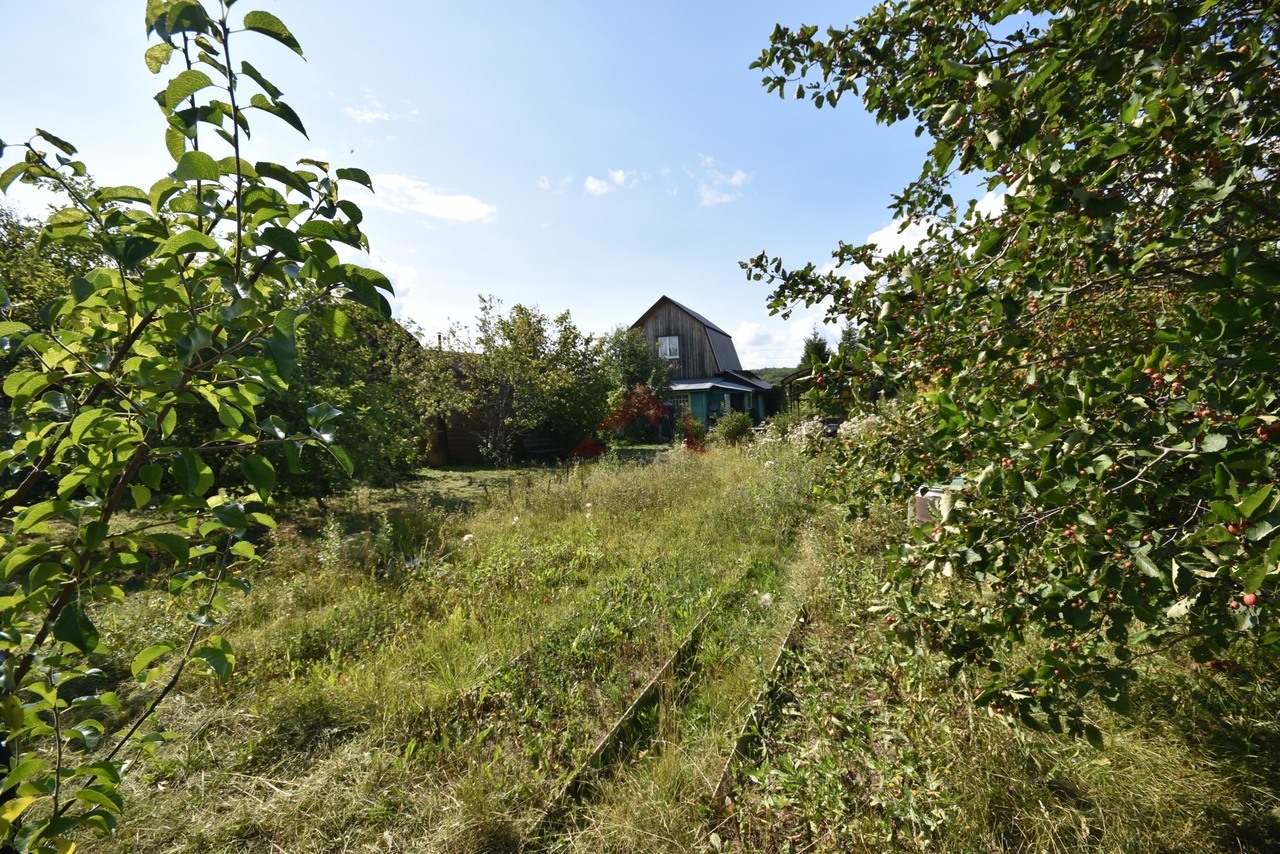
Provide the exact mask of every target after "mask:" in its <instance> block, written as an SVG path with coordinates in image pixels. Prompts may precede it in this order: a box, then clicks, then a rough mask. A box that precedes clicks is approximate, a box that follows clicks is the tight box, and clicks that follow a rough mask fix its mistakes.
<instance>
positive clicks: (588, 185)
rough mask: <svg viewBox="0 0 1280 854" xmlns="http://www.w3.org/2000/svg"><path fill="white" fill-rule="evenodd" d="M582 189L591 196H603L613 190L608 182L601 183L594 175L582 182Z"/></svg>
mask: <svg viewBox="0 0 1280 854" xmlns="http://www.w3.org/2000/svg"><path fill="white" fill-rule="evenodd" d="M582 189H583V190H584V191H585V192H586V193H587V194H588V195H591V196H603V195H604V194H605V193H607V192H609V191H610V190H612V189H613V187H612V186H611V185H610V184H609V182H608V181H601V180H600V179H599V178H596V177H595V176H593V175H588V176H587V180H585V181H583V182H582Z"/></svg>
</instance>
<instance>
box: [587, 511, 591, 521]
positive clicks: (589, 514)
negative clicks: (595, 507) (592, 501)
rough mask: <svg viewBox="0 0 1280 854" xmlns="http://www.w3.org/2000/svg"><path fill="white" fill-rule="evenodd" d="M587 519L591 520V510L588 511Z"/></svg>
mask: <svg viewBox="0 0 1280 854" xmlns="http://www.w3.org/2000/svg"><path fill="white" fill-rule="evenodd" d="M587 518H588V519H590V518H591V511H590V510H588V511H587Z"/></svg>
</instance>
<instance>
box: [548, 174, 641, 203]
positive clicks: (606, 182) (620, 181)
mask: <svg viewBox="0 0 1280 854" xmlns="http://www.w3.org/2000/svg"><path fill="white" fill-rule="evenodd" d="M605 176H606V177H604V178H597V177H595V176H594V175H588V176H587V180H585V181H583V182H582V190H583V192H585V193H586V194H587V195H589V196H603V195H605V194H606V193H611V192H613V191H614V190H625V189H627V188H628V187H634V186H635V185H636V184H639V183H640V178H639V177H637V175H636V173H635V172H634V171H627V170H626V169H606V170H605ZM644 177H645V180H648V176H647V175H645V176H644ZM568 180H569V179H568V178H566V179H564V180H563V181H561V182H560V183H561V185H563V184H564V183H565V182H566V181H568Z"/></svg>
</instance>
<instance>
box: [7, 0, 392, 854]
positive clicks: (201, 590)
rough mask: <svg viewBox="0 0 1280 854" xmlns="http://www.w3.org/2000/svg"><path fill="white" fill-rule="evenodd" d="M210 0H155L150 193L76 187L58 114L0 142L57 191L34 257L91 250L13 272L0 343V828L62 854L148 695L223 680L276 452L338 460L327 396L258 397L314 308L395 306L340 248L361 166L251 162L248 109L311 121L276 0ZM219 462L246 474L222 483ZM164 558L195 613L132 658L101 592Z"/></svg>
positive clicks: (381, 283)
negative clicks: (281, 62) (280, 53)
mask: <svg viewBox="0 0 1280 854" xmlns="http://www.w3.org/2000/svg"><path fill="white" fill-rule="evenodd" d="M210 5H211V7H212V11H210V8H206V6H204V5H202V4H201V3H198V2H193V0H149V2H148V3H146V6H145V9H146V16H145V26H146V32H147V34H148V35H149V36H154V37H155V39H156V41H155V43H154V44H152V46H151V47H149V48H148V49H147V51H146V54H145V61H146V64H147V66H148V67H149V68H150V70H151V71H152V72H155V73H160V72H161V71H162V70H163V69H164V68H165V67H166V66H169V65H174V66H176V73H174V74H173V76H172V77H171V78H170V79H169V80H168V82H167V83H166V85H165V87H164V89H163V90H162V91H161V92H160V93H159V94H158V95H157V96H156V99H155V100H156V103H157V105H158V106H159V108H160V113H161V116H162V118H163V122H164V125H165V142H166V143H167V147H168V151H169V154H170V155H171V156H172V162H171V163H169V164H167V165H165V166H164V167H163V168H162V169H161V170H160V171H161V172H162V173H166V172H167V174H162V175H161V176H160V177H159V179H158V180H156V181H155V182H154V183H153V184H151V185H150V187H149V189H146V190H144V189H141V188H139V187H134V186H112V187H96V186H94V185H92V184H91V183H88V182H87V181H86V180H85V178H86V177H87V168H86V166H85V164H84V163H83V162H81V161H80V160H78V159H76V154H77V152H76V148H75V146H74V145H72V144H71V143H70V142H67V141H66V140H63V139H61V138H59V137H58V136H56V135H55V134H53V133H50V132H48V131H45V130H40V129H37V130H36V132H35V135H34V136H32V137H31V138H30V139H29V140H28V141H27V142H26V143H23V144H14V145H5V144H3V143H0V155H2V156H3V157H4V158H5V161H8V162H7V163H6V162H5V161H0V165H5V166H6V168H4V169H3V170H2V171H0V189H7V188H8V187H9V186H10V185H11V184H12V183H13V182H14V181H19V180H20V181H23V182H25V183H28V184H34V185H37V186H41V187H47V188H52V189H55V190H57V191H58V192H59V193H60V194H61V195H62V197H63V198H64V199H65V200H66V201H65V202H63V204H62V206H61V207H59V208H58V209H57V210H56V211H55V212H54V213H53V214H52V215H51V216H50V217H49V218H48V220H47V221H46V222H45V224H44V226H43V228H42V230H41V234H40V239H39V247H40V251H41V254H42V256H43V257H44V258H45V259H55V261H56V259H57V258H59V257H80V258H92V259H95V260H94V261H93V262H92V263H93V264H94V265H95V266H94V267H93V269H90V270H88V271H86V272H84V274H83V275H76V276H74V277H73V278H70V279H69V280H68V279H67V278H66V277H65V275H55V276H54V280H55V282H60V286H54V282H47V281H45V280H43V279H38V275H43V273H41V269H43V268H30V269H26V270H19V271H18V272H17V273H16V279H17V281H14V282H9V283H6V284H5V285H4V289H3V290H0V306H2V307H3V318H2V319H0V349H3V350H4V352H5V353H7V354H16V355H17V356H18V357H19V358H20V359H24V360H26V361H25V362H24V363H22V364H19V365H18V366H17V367H16V368H15V369H14V370H11V371H9V372H8V373H7V374H6V376H5V378H4V393H5V395H7V397H8V398H9V403H10V414H11V416H12V419H13V422H14V428H15V429H14V431H13V432H14V435H13V440H12V442H11V443H10V444H9V445H7V446H6V447H5V448H4V449H3V450H2V451H0V467H3V468H4V469H5V470H6V471H8V472H9V474H10V475H11V477H12V480H11V481H9V482H8V483H6V486H5V489H4V491H3V493H2V494H0V541H2V542H3V550H2V551H0V575H2V576H3V577H4V579H5V580H6V582H7V583H6V588H5V592H6V596H5V600H4V605H3V608H0V653H2V654H3V663H0V720H3V723H4V726H5V728H6V730H7V732H8V735H7V737H6V738H5V742H4V750H3V751H0V755H3V756H4V758H6V759H9V758H11V759H12V761H11V762H7V763H4V765H7V766H8V767H7V768H6V767H3V765H0V772H3V773H4V774H5V776H4V778H3V781H2V782H0V842H7V843H9V844H10V845H12V847H13V848H16V849H17V850H19V851H22V852H36V851H39V852H48V854H53V852H58V854H66V852H68V851H70V850H71V848H73V847H74V846H73V845H72V843H71V842H70V841H69V834H73V833H74V832H75V831H76V830H77V829H96V830H99V831H102V832H104V833H110V832H111V830H112V829H113V828H114V826H115V823H116V816H117V815H119V813H120V812H121V811H122V810H123V809H124V806H125V804H124V800H123V798H122V796H121V793H120V791H119V789H118V783H119V782H120V779H121V775H122V774H123V773H125V771H126V767H127V766H128V763H127V762H126V761H125V760H126V757H129V760H130V762H132V760H133V759H134V757H136V756H139V755H142V756H145V755H147V754H149V753H150V752H151V751H153V750H154V749H155V748H156V746H157V744H159V743H161V742H163V741H164V739H165V738H166V736H165V734H164V733H163V732H159V731H152V729H151V727H150V726H149V725H148V721H149V720H150V719H151V715H152V713H153V712H154V710H155V708H156V707H157V705H158V704H159V703H160V702H161V701H162V700H163V699H164V698H165V696H166V695H167V694H168V693H169V691H170V690H171V689H172V688H173V686H174V685H175V684H176V683H177V680H178V678H179V677H180V676H181V675H182V674H183V673H184V672H193V671H194V672H197V673H203V674H207V675H208V676H210V677H212V678H215V679H217V680H220V681H221V680H226V679H228V678H230V676H231V674H232V672H233V669H234V665H235V651H234V650H233V649H232V648H231V645H230V644H229V643H228V642H227V640H226V639H225V638H224V637H222V636H221V635H220V634H219V633H218V631H217V626H218V624H219V622H220V620H221V619H222V615H223V614H224V613H225V612H226V610H227V607H228V606H227V601H226V595H227V592H228V589H234V588H236V587H239V588H241V589H243V590H246V591H247V589H248V582H247V580H246V577H245V573H246V572H248V571H250V570H252V568H253V567H254V566H255V565H256V564H257V563H259V562H260V561H261V558H260V556H259V554H258V551H257V548H256V547H255V545H254V542H253V536H252V534H253V532H254V530H255V529H257V530H261V529H262V527H263V526H266V527H270V526H271V525H273V524H274V523H273V521H272V519H271V516H270V515H269V507H270V502H271V499H272V494H273V492H274V491H275V486H276V482H277V473H276V469H275V466H274V465H272V463H271V462H270V460H268V459H267V457H266V456H264V454H263V451H264V450H265V449H266V448H268V447H275V448H280V449H282V450H283V452H284V457H285V461H286V464H287V465H288V466H290V467H296V466H297V464H298V461H299V459H300V453H301V451H302V449H303V448H305V447H307V446H318V447H320V448H322V449H324V450H327V451H328V452H329V453H331V454H332V455H333V456H334V458H335V459H337V460H339V461H341V462H342V463H343V464H344V465H345V466H347V467H349V460H348V458H347V456H346V454H345V452H343V451H342V450H341V449H339V448H338V446H337V445H336V444H335V440H336V436H335V435H334V430H333V423H334V419H335V418H337V417H338V416H339V415H340V413H339V411H338V410H337V409H336V408H334V407H333V406H331V405H329V404H327V403H325V402H322V401H317V402H316V403H315V404H314V405H313V406H311V407H310V408H309V409H307V410H306V416H305V423H298V424H290V423H286V422H285V420H284V419H282V418H280V417H279V416H275V415H269V414H267V412H266V411H265V410H264V403H265V402H266V401H267V400H268V399H270V398H271V397H272V396H273V395H278V394H280V393H282V392H284V391H286V390H287V389H288V383H289V381H290V379H291V378H292V377H293V376H295V374H296V369H297V352H298V348H297V341H298V338H297V333H298V329H299V327H300V326H301V325H302V324H303V323H304V321H308V320H310V321H311V322H313V323H316V324H317V325H318V326H320V327H321V328H324V329H327V330H330V331H333V332H337V331H339V330H342V329H344V328H346V327H347V326H348V325H349V323H350V321H349V319H348V317H347V315H346V313H345V312H344V311H343V309H342V308H341V306H342V305H343V304H344V302H345V303H348V304H349V303H350V302H354V303H358V304H361V305H363V306H366V307H368V308H369V309H371V310H373V311H375V312H380V313H382V314H384V315H385V314H388V313H389V311H388V304H387V301H386V298H385V297H384V296H383V292H385V291H389V290H390V285H389V283H388V282H387V280H386V278H385V277H384V276H382V275H381V274H379V273H377V272H375V271H373V270H368V269H364V268H360V267H356V266H353V265H350V264H343V263H341V262H340V260H339V258H338V255H337V252H336V251H335V249H334V247H333V244H335V243H343V244H347V245H349V246H352V247H355V248H361V249H364V248H367V241H366V239H365V236H364V234H363V233H362V232H361V231H360V228H359V224H360V221H361V213H360V209H359V208H358V207H357V206H356V205H355V204H354V203H353V202H352V201H350V200H349V199H347V198H346V197H345V192H346V190H347V189H348V188H350V187H351V186H352V185H364V186H366V187H368V186H369V185H370V182H369V178H368V176H367V175H366V174H365V173H364V172H363V171H361V170H359V169H345V168H339V169H336V170H333V169H331V168H330V166H329V165H328V164H326V163H321V162H319V161H315V160H306V161H300V163H299V166H300V168H297V169H294V168H290V167H288V166H284V165H281V164H278V163H273V162H268V161H257V162H252V161H250V160H248V159H247V158H246V154H247V151H246V147H245V144H246V141H247V139H248V133H249V128H250V115H251V114H252V113H251V112H250V111H257V112H258V113H266V114H269V115H271V116H272V117H273V118H274V119H279V120H282V121H284V122H285V123H286V124H288V125H290V126H292V127H294V128H295V129H297V130H298V131H299V132H302V131H303V125H302V122H301V120H300V119H299V118H298V116H297V114H296V113H295V112H294V111H293V109H292V108H291V107H290V106H289V105H288V104H287V103H286V102H285V101H284V100H282V93H281V92H280V90H279V89H278V88H277V87H276V86H275V85H273V84H272V83H271V81H269V80H268V79H267V78H265V77H264V76H263V75H262V74H261V73H260V72H259V71H258V70H257V69H256V68H255V67H254V66H253V65H252V64H251V63H250V62H248V61H246V60H245V59H244V58H243V56H244V54H245V53H246V51H245V50H244V49H245V48H248V47H249V46H250V45H253V44H255V43H257V44H261V39H262V38H266V39H269V40H273V41H275V42H277V43H279V44H281V45H283V46H284V47H286V48H287V49H288V50H290V51H292V52H294V53H297V54H299V55H300V54H301V53H302V49H301V47H300V46H299V45H298V43H297V41H296V39H295V38H294V36H293V35H292V33H291V32H290V31H289V29H288V28H287V27H286V26H285V24H284V23H283V22H282V21H280V20H279V19H278V18H276V17H275V16H274V15H272V14H270V13H269V12H265V11H262V10H258V9H252V10H248V11H245V10H244V9H243V6H241V7H237V8H236V11H235V14H234V15H233V13H232V9H231V2H229V0H228V2H222V3H218V4H217V5H216V6H213V5H212V4H210ZM106 49H108V48H107V46H104V50H106ZM51 103H56V99H53V98H51ZM119 132H120V129H118V128H103V133H119ZM15 154H17V155H18V156H19V159H18V161H17V162H16V163H14V162H12V157H13V155H15ZM54 266H55V268H56V267H57V266H58V265H57V263H55V264H54ZM65 272H75V271H70V270H68V271H65ZM55 273H56V270H55ZM7 275H14V274H13V273H9V274H7ZM46 286H47V287H46ZM10 288H12V291H13V292H14V293H19V294H23V295H24V302H25V301H26V295H31V300H32V301H33V302H35V301H38V300H39V299H43V298H45V297H51V299H49V301H47V302H45V303H44V304H43V305H42V306H41V307H40V308H39V312H38V315H37V317H38V320H39V322H38V323H35V322H29V321H28V320H27V319H24V318H27V317H29V315H24V314H23V313H22V312H23V311H24V310H25V306H20V305H15V304H14V302H13V301H12V300H11V299H10V298H9V296H8V294H9V289H10ZM37 292H40V293H39V295H38V296H35V295H36V294H37ZM180 424H182V425H202V427H203V429H201V430H198V431H194V432H187V433H180V432H179V431H178V428H179V425H180ZM226 465H234V466H236V467H237V468H238V469H239V471H240V472H241V473H242V474H243V477H244V480H245V482H246V483H247V486H246V488H243V489H239V488H233V487H222V488H219V487H217V486H215V472H216V470H217V469H218V468H219V467H221V466H226ZM129 511H142V512H138V513H130V512H129ZM162 554H163V555H167V558H166V560H167V561H170V562H171V564H172V567H173V568H172V571H171V573H170V579H169V585H168V587H169V591H170V592H171V593H172V594H173V595H174V596H175V597H176V598H177V599H178V600H179V602H181V603H184V604H185V607H181V606H179V607H177V608H175V609H174V610H175V611H176V613H184V612H185V613H187V618H186V620H183V621H182V622H181V624H180V625H177V626H172V627H170V629H169V630H168V631H167V632H165V634H166V635H167V637H164V638H163V639H161V640H159V641H157V642H156V643H154V644H152V645H151V646H149V647H147V648H146V649H143V650H141V651H136V646H141V644H137V645H136V646H132V647H128V646H127V647H124V648H117V647H113V646H108V645H107V643H106V641H105V640H104V637H103V636H102V635H101V634H100V633H99V632H98V630H97V628H96V627H95V626H94V619H93V618H94V614H95V611H96V609H97V608H98V606H99V603H101V602H103V601H110V600H117V601H118V600H121V599H123V598H124V597H125V595H126V594H125V592H124V590H123V588H122V586H121V584H120V582H121V580H122V578H123V577H124V576H125V575H126V574H127V573H130V572H134V571H137V570H139V569H142V568H144V567H147V566H148V564H157V563H163V561H162V560H161V557H160V556H161V555H162ZM153 571H154V570H153ZM135 651H136V655H135V654H134V653H135ZM121 654H128V655H131V656H132V664H131V667H130V668H129V669H131V672H132V675H133V677H134V678H135V680H136V683H137V684H136V685H134V686H133V688H132V689H130V694H131V696H130V697H128V698H127V700H128V702H125V703H122V702H121V700H120V699H119V698H118V697H117V696H116V694H115V693H114V692H110V691H108V692H102V693H99V692H100V691H101V690H102V689H101V687H100V686H101V682H100V681H98V679H97V677H98V676H99V675H100V671H98V670H97V669H96V668H94V667H92V666H91V665H92V664H94V663H96V662H97V661H100V660H101V659H100V658H97V657H98V656H104V655H105V656H113V655H115V656H118V655H121ZM121 669H122V670H124V669H125V668H123V667H122V668H121Z"/></svg>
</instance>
